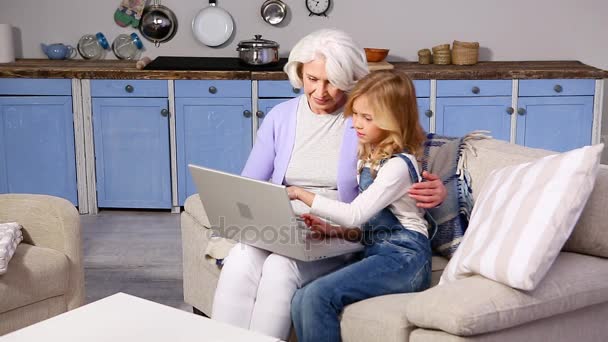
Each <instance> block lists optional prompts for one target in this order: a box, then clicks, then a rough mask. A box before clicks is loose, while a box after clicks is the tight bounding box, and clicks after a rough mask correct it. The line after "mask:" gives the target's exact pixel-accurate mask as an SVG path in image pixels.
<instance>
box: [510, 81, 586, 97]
mask: <svg viewBox="0 0 608 342" xmlns="http://www.w3.org/2000/svg"><path fill="white" fill-rule="evenodd" d="M594 94H595V80H569V79H566V80H564V79H554V80H521V81H519V96H575V95H594Z"/></svg>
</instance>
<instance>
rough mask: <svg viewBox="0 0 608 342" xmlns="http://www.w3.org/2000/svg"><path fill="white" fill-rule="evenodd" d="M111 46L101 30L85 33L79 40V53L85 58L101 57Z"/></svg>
mask: <svg viewBox="0 0 608 342" xmlns="http://www.w3.org/2000/svg"><path fill="white" fill-rule="evenodd" d="M109 48H110V44H108V40H107V39H106V37H105V36H104V35H103V33H101V32H97V33H96V34H95V35H92V34H85V35H84V36H82V37H81V38H80V40H79V41H78V53H79V54H80V55H81V56H82V58H84V59H101V58H103V57H104V56H105V54H106V50H108V49H109Z"/></svg>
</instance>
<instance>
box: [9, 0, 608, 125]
mask: <svg viewBox="0 0 608 342" xmlns="http://www.w3.org/2000/svg"><path fill="white" fill-rule="evenodd" d="M149 1H151V0H149ZM161 2H162V4H164V5H166V6H167V7H169V8H171V9H173V10H174V11H175V13H176V15H177V17H178V21H179V29H178V33H177V35H176V36H175V38H174V39H173V40H172V41H170V42H168V43H166V44H163V45H162V46H161V47H160V48H155V47H154V46H153V45H152V44H151V43H149V42H146V48H147V51H146V53H145V54H146V55H148V56H150V57H152V58H153V57H156V56H159V55H174V56H223V57H229V56H237V52H236V51H235V48H236V46H237V44H238V42H239V41H240V40H243V39H250V38H252V37H253V35H254V34H262V35H263V37H264V38H266V39H271V40H274V41H277V42H278V43H279V44H281V47H280V52H281V55H282V56H287V54H288V51H289V50H290V49H291V47H292V46H293V45H294V44H295V42H296V41H297V40H298V39H299V38H300V37H302V36H304V35H305V34H306V33H308V32H311V31H312V30H314V29H318V28H323V27H335V28H339V29H342V30H345V31H347V32H348V33H350V34H351V35H352V36H353V37H355V39H356V40H357V41H358V42H359V44H360V45H362V46H366V47H385V48H390V49H391V52H390V55H389V58H388V60H389V61H404V60H406V61H415V60H417V55H416V52H417V51H418V50H419V49H421V48H425V47H427V48H430V47H432V46H434V45H437V44H441V43H449V42H451V41H452V40H454V39H457V40H463V41H479V42H480V44H481V46H482V47H483V49H482V51H481V59H482V60H580V61H582V62H584V63H587V64H590V65H593V66H595V67H599V68H602V69H608V19H606V13H608V1H605V0H578V1H572V0H568V1H566V0H532V1H530V0H460V1H453V0H432V1H407V0H406V1H403V0H333V2H334V5H333V8H332V10H331V12H330V14H329V18H320V17H309V16H308V12H307V10H306V8H305V5H304V4H305V0H284V2H285V3H286V4H287V5H288V7H289V11H290V14H289V16H288V17H287V18H286V22H284V23H282V26H281V27H274V26H271V25H269V24H267V23H265V22H264V21H263V20H262V18H261V17H260V6H261V4H262V3H263V0H255V1H254V0H218V4H219V6H220V7H223V8H224V9H226V10H228V11H229V12H230V13H231V14H232V17H233V18H234V21H235V33H234V34H233V37H232V38H231V40H230V41H229V42H228V43H227V44H225V45H224V46H222V47H220V48H210V47H206V46H203V45H201V44H200V43H198V42H197V41H196V40H195V39H194V37H193V36H192V34H191V29H190V24H191V21H192V18H193V17H194V15H195V14H196V13H197V12H198V11H199V10H200V9H201V8H203V7H205V6H207V5H208V2H207V1H205V0H162V1H161ZM119 3H120V0H113V1H108V0H48V1H41V0H0V23H7V24H11V25H13V26H15V27H17V29H18V31H19V36H20V37H19V38H20V46H19V47H18V51H17V56H18V57H24V58H42V57H44V55H43V54H42V52H41V50H40V44H39V43H41V42H44V43H52V42H63V43H71V44H73V45H75V44H76V43H77V41H78V39H79V38H80V37H81V36H82V35H83V34H86V33H95V32H98V31H101V32H103V33H104V34H105V35H106V36H107V37H108V39H110V40H112V39H113V38H114V37H116V36H117V35H118V34H120V33H130V32H133V31H135V30H134V29H126V28H121V27H119V26H117V25H116V24H115V23H114V20H113V14H114V10H115V9H116V8H117V7H118V5H119ZM107 58H114V56H113V55H111V54H110V55H109V56H108V57H107ZM606 93H608V90H607V91H606ZM606 97H607V99H608V95H607V96H606ZM604 102H605V103H607V104H608V101H604ZM607 107H608V105H604V113H605V115H604V120H603V121H604V123H605V124H604V125H603V126H604V129H603V131H604V132H605V133H604V134H608V114H606V113H608V108H607Z"/></svg>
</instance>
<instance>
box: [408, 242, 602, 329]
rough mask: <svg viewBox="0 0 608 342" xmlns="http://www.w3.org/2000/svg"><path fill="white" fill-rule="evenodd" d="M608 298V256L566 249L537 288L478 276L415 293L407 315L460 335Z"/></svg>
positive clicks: (426, 325)
mask: <svg viewBox="0 0 608 342" xmlns="http://www.w3.org/2000/svg"><path fill="white" fill-rule="evenodd" d="M606 301H608V260H606V259H603V258H598V257H593V256H587V255H582V254H576V253H567V252H562V253H560V255H559V256H558V258H557V259H556V261H555V263H554V264H553V266H552V267H551V269H550V270H549V272H548V273H547V275H546V276H545V278H544V279H543V281H542V282H541V283H540V284H539V286H538V287H537V288H536V289H535V290H534V291H521V290H516V289H513V288H510V287H508V286H506V285H503V284H500V283H497V282H495V281H492V280H489V279H486V278H483V277H482V276H479V275H476V276H473V277H469V278H465V279H461V280H458V281H455V282H452V283H448V284H444V285H439V286H435V287H433V288H430V289H428V290H426V291H424V292H421V293H418V294H416V296H415V297H414V298H412V299H411V301H410V302H409V303H408V304H407V306H406V314H407V318H408V320H409V321H410V322H412V323H413V324H415V325H416V326H418V327H421V328H428V329H435V330H443V331H445V332H448V333H450V334H454V335H459V336H472V335H478V334H483V333H486V332H492V331H497V330H501V329H505V328H509V327H513V326H517V325H520V324H524V323H527V322H531V321H533V320H537V319H542V318H546V317H550V316H554V315H558V314H562V313H566V312H570V311H574V310H577V309H580V308H584V307H588V306H591V305H595V304H599V303H603V302H606Z"/></svg>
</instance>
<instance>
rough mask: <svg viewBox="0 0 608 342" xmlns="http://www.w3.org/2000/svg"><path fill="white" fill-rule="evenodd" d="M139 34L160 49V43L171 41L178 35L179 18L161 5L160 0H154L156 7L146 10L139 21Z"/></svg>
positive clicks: (152, 6)
mask: <svg viewBox="0 0 608 342" xmlns="http://www.w3.org/2000/svg"><path fill="white" fill-rule="evenodd" d="M139 32H141V35H142V36H143V37H144V38H145V39H147V40H149V41H151V42H153V43H154V45H155V46H156V47H159V46H160V43H164V42H167V41H169V40H171V38H173V36H175V34H176V33H177V17H175V13H173V11H172V10H170V9H169V8H167V7H165V6H163V5H161V4H160V0H154V5H151V6H147V7H145V8H144V12H143V13H142V15H141V20H140V21H139Z"/></svg>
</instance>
